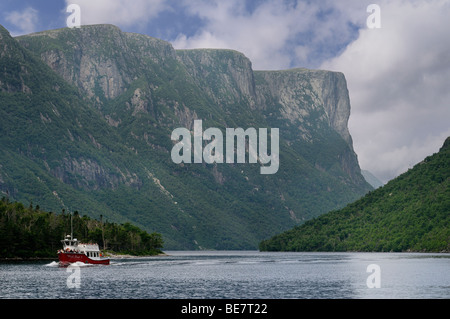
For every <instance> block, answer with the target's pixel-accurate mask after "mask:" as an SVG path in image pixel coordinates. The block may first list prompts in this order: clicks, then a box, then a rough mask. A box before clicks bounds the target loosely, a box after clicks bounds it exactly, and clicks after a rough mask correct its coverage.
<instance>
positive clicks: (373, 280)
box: [366, 264, 381, 288]
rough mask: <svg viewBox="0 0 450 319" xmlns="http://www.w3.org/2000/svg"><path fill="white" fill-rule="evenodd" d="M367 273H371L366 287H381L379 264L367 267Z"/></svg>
mask: <svg viewBox="0 0 450 319" xmlns="http://www.w3.org/2000/svg"><path fill="white" fill-rule="evenodd" d="M366 272H368V273H370V275H369V277H367V280H366V285H367V287H368V288H380V287H381V267H380V266H379V265H377V264H370V265H369V266H367V269H366Z"/></svg>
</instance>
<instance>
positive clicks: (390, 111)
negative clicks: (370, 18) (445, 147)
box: [321, 0, 450, 181]
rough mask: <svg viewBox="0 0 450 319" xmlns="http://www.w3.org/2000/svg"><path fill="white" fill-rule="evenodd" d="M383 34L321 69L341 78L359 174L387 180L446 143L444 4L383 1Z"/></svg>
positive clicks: (448, 52)
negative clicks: (361, 171)
mask: <svg viewBox="0 0 450 319" xmlns="http://www.w3.org/2000/svg"><path fill="white" fill-rule="evenodd" d="M380 8H381V21H382V22H381V26H382V27H381V28H380V29H368V28H363V29H361V30H360V31H359V36H358V38H357V39H356V40H355V41H354V42H352V43H351V44H349V45H348V46H347V48H346V49H345V50H344V51H343V52H342V54H340V55H339V56H337V57H335V58H333V59H330V60H328V61H326V62H324V63H323V64H322V65H321V68H324V69H329V70H337V71H341V72H343V73H344V74H345V76H346V79H347V82H348V87H349V92H350V98H351V104H352V115H351V117H350V122H349V126H350V132H351V134H352V137H353V141H354V147H355V150H356V152H357V154H358V157H359V162H360V165H361V167H363V168H364V169H368V170H369V171H371V172H372V173H374V174H375V175H376V176H377V177H379V178H380V179H382V180H383V181H387V180H389V179H391V178H393V177H395V176H397V175H399V174H400V173H402V172H404V171H405V170H406V169H408V168H409V167H411V166H413V165H414V164H416V163H417V162H419V161H421V160H422V159H423V158H425V157H426V156H428V155H431V154H432V153H434V152H436V151H437V150H438V149H439V147H440V146H442V143H443V142H444V140H445V138H446V137H447V136H450V124H449V123H450V90H449V83H450V41H448V30H450V20H449V19H448V17H449V16H450V3H449V2H448V1H440V0H436V1H409V2H407V1H395V2H394V1H381V2H380Z"/></svg>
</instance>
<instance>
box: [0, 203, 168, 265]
mask: <svg viewBox="0 0 450 319" xmlns="http://www.w3.org/2000/svg"><path fill="white" fill-rule="evenodd" d="M72 229H73V235H74V238H77V239H78V241H79V242H86V243H89V242H92V243H98V244H99V247H100V249H102V250H104V251H106V252H111V253H119V254H131V255H155V254H158V253H161V248H162V247H163V239H162V236H161V234H159V233H151V234H149V233H147V232H146V231H144V230H141V229H140V228H138V227H136V226H134V225H132V224H130V223H124V224H117V223H110V222H104V221H103V218H102V217H101V218H100V220H95V219H92V218H90V217H88V216H86V215H84V216H80V214H79V213H78V212H77V211H75V212H74V213H73V214H69V213H67V212H65V210H63V211H62V213H59V214H56V213H53V212H46V211H42V210H41V209H40V207H39V205H36V206H35V207H33V205H32V204H30V205H29V206H28V207H25V206H24V205H23V204H22V203H20V202H10V201H9V200H8V199H7V198H5V197H3V198H2V199H1V200H0V259H6V258H53V257H54V258H56V252H57V250H58V249H60V248H61V247H62V244H61V240H62V239H64V237H65V236H66V235H68V234H70V233H71V230H72Z"/></svg>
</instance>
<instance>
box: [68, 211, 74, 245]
mask: <svg viewBox="0 0 450 319" xmlns="http://www.w3.org/2000/svg"><path fill="white" fill-rule="evenodd" d="M69 213H70V240H73V222H72V212H71V211H70V210H69Z"/></svg>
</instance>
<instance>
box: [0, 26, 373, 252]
mask: <svg viewBox="0 0 450 319" xmlns="http://www.w3.org/2000/svg"><path fill="white" fill-rule="evenodd" d="M349 108H350V106H349V103H348V93H347V91H346V83H345V78H344V77H343V75H342V74H339V73H334V72H327V71H310V70H303V69H296V70H288V71H280V72H265V71H258V72H254V71H253V70H252V68H251V63H250V61H249V60H248V59H247V58H246V57H245V56H244V55H242V54H241V53H238V52H235V51H231V50H183V51H176V50H174V49H173V48H172V46H171V45H170V44H169V43H167V42H164V41H161V40H158V39H154V38H151V37H148V36H144V35H139V34H130V33H125V32H122V31H120V30H119V29H118V28H116V27H114V26H110V25H97V26H85V27H82V28H80V29H76V28H75V29H67V28H66V29H60V30H52V31H45V32H40V33H37V34H32V35H27V36H21V37H18V38H15V39H13V38H11V37H10V35H9V33H8V32H7V30H5V29H4V28H2V27H1V26H0V145H1V151H0V192H1V193H2V194H3V196H7V197H9V198H10V199H11V201H18V202H22V203H24V205H27V204H28V203H31V202H33V203H40V205H41V208H42V209H44V210H46V211H54V212H59V211H61V210H62V209H63V208H65V209H66V210H69V209H70V208H71V207H77V209H78V210H79V211H82V212H87V214H89V216H90V217H92V218H96V219H98V218H99V216H100V215H102V216H103V218H104V220H108V221H111V222H116V223H121V224H125V223H127V222H129V223H131V224H133V225H136V226H137V227H139V228H141V229H144V230H146V231H148V232H149V233H152V232H157V233H161V234H162V236H163V238H164V242H165V249H202V248H206V249H255V248H256V247H257V245H258V243H259V242H260V241H261V240H262V239H263V238H267V236H271V235H274V234H277V233H280V232H282V231H284V230H287V229H290V228H292V227H293V226H295V225H297V224H299V223H300V222H302V221H304V220H307V219H310V218H313V217H315V216H318V215H320V214H322V213H326V212H328V211H330V210H332V209H337V208H340V207H343V206H344V205H345V204H347V203H349V202H351V201H354V200H356V199H357V198H360V197H361V196H362V195H363V194H365V193H366V192H367V191H369V190H371V187H370V185H368V184H367V183H366V182H365V180H364V178H363V177H362V176H361V173H360V169H359V165H358V162H357V159H356V155H355V153H354V151H353V148H352V142H351V138H350V136H349V135H348V131H347V127H346V125H347V119H348V114H349V111H350V109H349ZM194 119H202V120H203V127H204V129H206V128H208V127H217V128H220V129H222V130H225V128H227V127H229V128H237V127H242V128H244V129H247V128H249V127H255V128H279V129H280V169H279V171H278V172H277V173H276V174H274V175H261V174H260V164H251V165H250V164H212V165H209V164H208V165H207V164H185V165H176V164H174V163H173V162H172V160H171V157H170V151H171V149H172V146H173V144H174V143H173V142H172V141H171V139H170V136H171V132H172V131H173V130H174V129H175V128H178V127H186V128H192V125H193V120H194Z"/></svg>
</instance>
